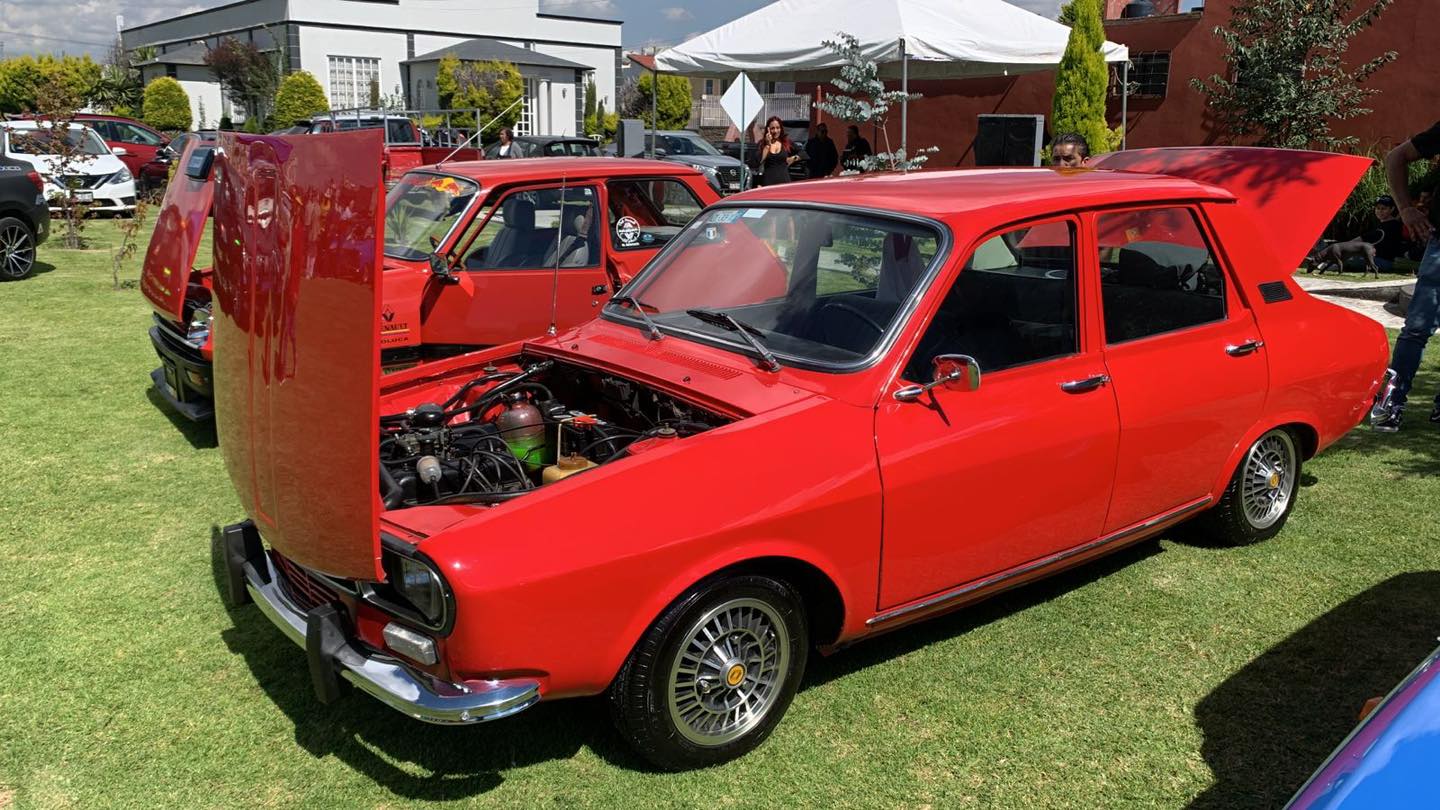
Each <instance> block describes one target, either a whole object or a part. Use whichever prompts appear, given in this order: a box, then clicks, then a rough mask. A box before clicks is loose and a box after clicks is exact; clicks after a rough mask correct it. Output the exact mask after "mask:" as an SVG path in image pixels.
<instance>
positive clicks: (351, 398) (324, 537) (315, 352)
mask: <svg viewBox="0 0 1440 810" xmlns="http://www.w3.org/2000/svg"><path fill="white" fill-rule="evenodd" d="M220 147H221V149H222V150H223V154H222V155H220V156H217V158H216V161H215V180H216V192H215V193H216V196H215V304H216V311H215V313H214V326H213V334H214V341H215V417H216V429H217V432H218V434H219V438H220V449H221V451H222V453H223V454H224V457H225V466H226V467H227V468H228V470H229V473H230V479H231V481H232V482H233V483H234V485H235V490H236V492H237V493H238V494H239V496H240V500H241V503H242V504H243V505H244V508H245V511H246V513H247V514H248V516H249V517H250V518H251V519H252V520H254V521H255V524H256V526H257V527H258V528H259V530H260V533H261V535H263V536H264V538H265V540H266V541H267V542H268V543H269V544H270V545H271V546H273V547H274V548H275V549H276V550H278V551H279V552H280V553H281V554H284V555H285V556H286V557H288V558H289V559H291V560H293V561H295V562H297V563H299V564H300V565H303V566H305V567H307V568H311V569H313V570H316V571H321V572H323V573H326V574H330V575H333V576H337V577H346V578H353V579H367V580H379V579H383V574H382V572H381V571H380V565H379V557H380V533H379V532H380V522H379V514H380V500H379V489H378V485H377V481H378V478H379V469H378V467H379V460H378V457H377V447H376V441H377V440H376V436H377V433H376V425H377V423H378V419H379V414H378V412H377V409H378V407H379V404H378V393H379V382H380V343H379V335H378V333H377V332H376V330H375V324H376V322H377V320H378V318H379V314H380V313H379V306H380V304H379V294H378V286H379V283H380V261H381V238H382V235H383V233H384V231H383V219H382V217H383V213H384V205H383V194H384V185H383V184H382V183H381V179H380V162H381V160H380V158H381V150H382V148H383V133H382V132H381V131H380V130H378V129H372V130H360V131H356V132H345V133H338V134H333V135H326V136H324V137H311V136H305V135H298V136H293V137H290V136H284V137H275V136H262V135H240V134H232V133H225V134H223V135H222V136H221V139H220Z"/></svg>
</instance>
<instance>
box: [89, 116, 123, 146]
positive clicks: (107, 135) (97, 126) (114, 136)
mask: <svg viewBox="0 0 1440 810" xmlns="http://www.w3.org/2000/svg"><path fill="white" fill-rule="evenodd" d="M89 124H90V128H91V129H93V130H95V131H96V132H98V133H100V137H101V138H104V139H105V140H107V141H118V140H120V134H119V133H118V132H116V131H115V124H114V123H113V122H110V121H90V122H89Z"/></svg>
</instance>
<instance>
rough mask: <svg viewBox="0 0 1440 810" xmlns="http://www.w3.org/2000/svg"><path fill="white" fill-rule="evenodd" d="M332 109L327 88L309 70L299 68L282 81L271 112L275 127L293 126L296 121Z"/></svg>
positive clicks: (272, 123) (273, 126)
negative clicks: (326, 94) (326, 92)
mask: <svg viewBox="0 0 1440 810" xmlns="http://www.w3.org/2000/svg"><path fill="white" fill-rule="evenodd" d="M329 109H330V102H329V101H327V100H326V99H325V90H324V89H323V88H322V87H320V82H318V81H316V80H315V77H314V76H312V75H311V74H310V73H309V72H308V71H304V70H297V71H295V72H294V73H291V74H290V75H289V76H286V77H285V79H284V80H283V81H281V82H280V89H279V90H278V91H276V93H275V109H274V110H273V111H272V112H271V114H270V125H271V127H272V128H274V129H284V128H285V127H289V126H293V125H294V124H295V122H296V121H299V120H301V119H304V118H309V117H310V116H312V115H314V114H316V113H322V112H326V111H328V110H329Z"/></svg>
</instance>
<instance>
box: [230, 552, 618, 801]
mask: <svg viewBox="0 0 1440 810" xmlns="http://www.w3.org/2000/svg"><path fill="white" fill-rule="evenodd" d="M210 547H211V567H212V573H213V575H214V577H215V587H216V592H217V594H218V595H219V598H220V599H222V600H224V599H225V593H226V584H225V569H224V562H223V560H224V556H223V547H224V546H223V542H222V540H221V535H220V527H218V526H212V527H211V529H210ZM230 617H231V619H232V620H233V621H234V626H233V627H231V628H229V629H228V630H225V631H224V632H222V633H221V638H222V639H223V640H224V642H225V644H226V646H228V647H229V648H230V650H231V651H233V652H235V653H236V654H238V655H240V656H241V657H243V658H244V660H245V663H246V665H247V666H249V667H250V670H251V672H252V673H253V674H254V677H255V680H256V682H257V683H258V684H259V685H260V687H261V688H262V689H264V690H265V693H266V695H268V696H269V697H270V699H271V700H272V701H274V703H275V705H276V706H277V707H278V708H279V709H280V710H281V711H283V712H284V713H285V715H286V716H287V717H288V718H289V719H290V721H291V722H292V723H293V724H294V727H295V742H296V743H297V744H298V745H299V746H300V747H301V748H303V749H304V750H305V751H306V752H308V753H309V754H310V755H311V756H313V757H315V758H317V759H319V758H321V757H327V756H333V757H335V758H336V759H339V760H340V761H342V762H344V763H345V764H346V765H348V766H349V767H351V768H353V769H355V770H356V771H358V772H359V773H362V774H364V775H365V776H366V777H368V778H370V779H372V780H374V781H375V782H376V784H378V785H380V786H382V787H384V788H385V789H387V790H389V791H391V792H392V793H394V794H395V795H396V796H400V797H402V798H405V799H411V800H417V801H435V800H454V799H463V798H467V797H472V796H476V795H480V794H483V793H486V792H488V791H490V790H493V789H494V788H496V787H498V786H499V785H500V784H501V783H502V782H503V781H504V777H503V776H502V772H503V771H504V770H506V769H509V768H517V767H523V766H525V765H531V764H535V763H539V762H545V761H549V760H555V759H568V758H570V757H573V756H574V755H575V754H576V752H578V751H579V750H580V748H581V747H582V746H588V747H589V748H591V749H592V750H593V751H595V752H596V753H597V754H598V755H600V756H601V757H603V758H604V759H606V760H608V761H611V762H614V763H616V764H617V765H620V766H621V767H628V768H632V769H643V767H644V765H643V763H641V762H640V761H639V760H638V759H636V758H634V757H633V756H631V755H630V754H629V752H628V751H627V750H624V749H623V748H622V747H621V743H620V740H619V739H618V738H617V737H616V736H615V734H614V733H613V732H611V730H610V723H609V718H608V716H607V714H606V712H605V706H604V705H603V703H602V702H601V701H599V700H587V699H582V700H565V701H557V702H555V703H541V704H539V705H537V706H535V707H533V708H530V709H527V710H526V711H524V712H522V713H520V714H518V715H516V716H514V717H510V718H506V719H505V720H503V721H499V722H495V723H487V724H483V725H478V726H434V725H428V724H425V723H422V722H420V721H418V720H413V719H410V718H408V717H405V716H404V715H402V714H400V713H399V712H397V711H395V710H394V709H391V708H389V707H387V706H384V705H383V704H381V703H380V702H379V701H376V700H373V699H371V698H370V697H368V696H367V695H365V694H363V693H361V692H358V691H357V690H355V689H353V688H349V687H346V688H345V689H344V690H343V691H342V692H341V698H340V700H339V701H337V702H336V703H334V704H331V705H328V706H327V705H324V704H321V703H320V702H319V701H318V700H316V698H315V694H314V692H313V691H312V689H311V685H310V675H309V669H308V667H307V664H306V659H305V652H304V650H302V649H301V648H300V647H297V646H296V645H295V644H292V643H291V642H290V641H289V640H288V639H286V638H285V636H284V635H282V634H281V632H280V631H279V630H278V629H276V628H275V626H274V625H272V624H271V623H270V621H269V620H268V619H266V618H265V616H264V614H262V613H261V612H260V611H259V609H257V608H255V607H254V606H253V605H247V606H245V607H242V608H238V609H234V610H231V611H230Z"/></svg>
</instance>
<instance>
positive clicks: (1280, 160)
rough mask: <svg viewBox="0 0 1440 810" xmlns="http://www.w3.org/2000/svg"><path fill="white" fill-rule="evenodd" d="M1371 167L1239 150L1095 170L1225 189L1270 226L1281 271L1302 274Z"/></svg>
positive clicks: (1111, 158) (1137, 160) (1105, 158)
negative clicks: (1158, 176)
mask: <svg viewBox="0 0 1440 810" xmlns="http://www.w3.org/2000/svg"><path fill="white" fill-rule="evenodd" d="M1373 162H1374V161H1372V160H1371V159H1370V158H1366V157H1358V156H1356V155H1337V154H1333V153H1330V152H1306V151H1301V150H1295V149H1262V148H1258V147H1243V146H1235V147H1164V148H1158V149H1130V150H1126V151H1124V152H1111V153H1110V154H1108V155H1100V156H1099V157H1097V158H1095V159H1094V160H1092V161H1091V162H1090V165H1091V166H1094V167H1095V168H1099V169H1111V170H1115V171H1127V172H1145V173H1147V174H1167V175H1170V176H1172V177H1183V178H1185V179H1187V180H1194V181H1196V182H1197V183H1208V184H1209V185H1212V186H1218V187H1219V188H1223V189H1225V190H1226V191H1228V192H1230V193H1231V194H1233V195H1235V199H1236V200H1237V201H1238V202H1239V204H1240V205H1241V206H1242V207H1243V208H1246V209H1248V210H1249V211H1251V212H1253V213H1254V215H1255V221H1256V222H1257V223H1264V224H1266V225H1268V227H1267V229H1266V231H1265V238H1266V240H1267V241H1268V242H1269V244H1270V248H1271V250H1273V251H1274V253H1275V258H1277V259H1279V260H1280V262H1281V266H1282V267H1288V268H1296V267H1299V266H1300V262H1301V261H1302V260H1303V259H1304V258H1305V256H1306V254H1308V253H1309V252H1310V250H1311V248H1313V247H1314V246H1315V242H1316V241H1317V240H1319V239H1320V235H1321V234H1323V233H1324V232H1325V227H1326V226H1327V225H1329V224H1330V219H1331V218H1332V217H1334V216H1335V211H1336V210H1338V209H1339V208H1340V205H1341V203H1343V202H1345V198H1347V197H1349V196H1350V191H1351V190H1352V189H1354V188H1355V184H1356V183H1357V182H1359V180H1360V177H1361V175H1363V174H1365V171H1366V170H1367V169H1369V168H1370V164H1371V163H1373Z"/></svg>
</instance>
